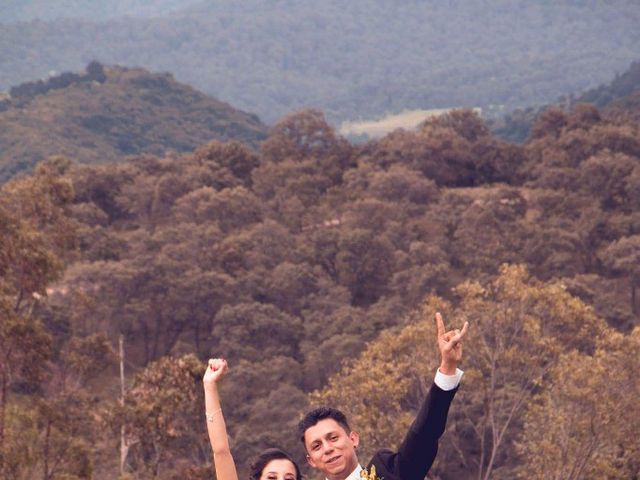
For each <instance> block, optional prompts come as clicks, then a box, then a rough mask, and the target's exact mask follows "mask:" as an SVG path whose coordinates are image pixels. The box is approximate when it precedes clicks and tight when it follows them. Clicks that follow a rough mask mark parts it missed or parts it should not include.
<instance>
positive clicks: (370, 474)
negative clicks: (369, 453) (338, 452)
mask: <svg viewBox="0 0 640 480" xmlns="http://www.w3.org/2000/svg"><path fill="white" fill-rule="evenodd" d="M360 478H361V479H362V480H382V478H380V477H379V476H378V475H376V466H375V465H371V470H370V471H367V469H366V468H363V469H362V470H361V471H360Z"/></svg>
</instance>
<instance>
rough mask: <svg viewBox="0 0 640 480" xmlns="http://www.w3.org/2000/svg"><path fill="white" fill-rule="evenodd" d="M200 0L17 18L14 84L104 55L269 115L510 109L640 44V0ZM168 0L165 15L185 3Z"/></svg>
mask: <svg viewBox="0 0 640 480" xmlns="http://www.w3.org/2000/svg"><path fill="white" fill-rule="evenodd" d="M53 3H55V2H49V4H53ZM80 3H84V4H85V6H79V4H80ZM94 3H95V2H93V3H92V5H93V4H94ZM99 3H100V4H111V5H112V6H114V10H112V11H114V12H116V11H117V8H115V6H117V5H123V4H125V3H130V4H131V9H135V8H136V6H138V7H140V6H141V5H142V2H141V1H140V0H137V1H135V2H122V1H117V0H111V1H110V2H99ZM190 3H191V2H186V1H185V2H182V3H181V5H183V6H184V8H181V9H178V10H176V11H175V12H174V13H173V14H171V15H168V16H163V17H161V18H152V19H149V18H126V17H118V18H112V19H110V20H100V19H102V18H104V16H105V15H103V14H101V13H100V12H98V11H88V10H89V8H90V7H88V6H86V5H88V3H87V2H64V5H65V6H66V9H67V11H69V12H70V13H69V14H68V16H69V17H74V18H67V19H60V20H57V21H47V22H43V21H36V20H32V21H30V22H25V23H17V24H16V23H14V24H8V25H4V26H3V28H2V30H1V31H0V90H2V89H4V90H7V89H9V88H10V87H11V86H12V85H16V84H19V83H21V82H24V81H25V80H28V79H33V78H46V76H47V75H48V74H49V72H50V71H57V72H62V71H77V70H79V69H81V68H82V67H83V66H84V65H86V64H87V63H88V62H90V61H91V60H94V59H97V60H98V61H100V62H102V63H107V64H120V65H135V66H142V67H144V68H147V69H151V70H153V71H170V72H172V73H174V75H175V76H176V78H177V79H178V80H179V81H182V82H187V83H189V84H190V85H193V86H195V87H197V88H199V89H201V90H202V91H204V92H206V93H208V94H210V95H213V96H215V97H216V98H220V99H222V100H224V101H229V102H231V103H232V104H233V105H235V106H237V107H238V108H241V109H244V110H247V111H252V112H256V113H257V114H259V115H260V117H261V118H263V119H265V120H266V121H268V122H273V121H275V120H276V119H278V118H280V117H281V116H282V115H284V114H286V113H287V112H290V111H292V110H297V109H300V108H302V107H307V106H313V107H316V108H320V109H322V110H323V111H324V112H326V114H327V116H328V118H329V120H330V121H331V122H336V121H343V120H357V119H358V118H366V119H370V118H379V117H381V116H383V115H385V114H387V113H398V112H400V111H402V110H405V109H409V110H414V109H433V108H450V107H481V108H483V109H484V110H485V111H490V110H491V109H492V108H493V109H494V110H492V111H493V112H494V113H496V114H498V113H500V112H502V111H504V112H509V111H512V110H513V109H515V108H517V107H527V106H531V105H540V104H546V103H549V102H552V101H555V99H556V98H557V97H558V95H559V94H562V93H565V94H570V93H571V92H580V91H584V90H586V89H588V88H593V87H596V86H597V85H599V84H601V83H603V82H605V81H608V79H609V78H610V77H611V76H612V74H613V73H614V72H621V71H623V70H624V69H626V68H627V67H628V66H629V64H630V63H631V62H632V61H635V60H637V59H638V51H640V37H639V36H638V34H637V30H638V29H637V25H638V24H640V9H638V6H637V3H636V2H635V1H625V0H620V1H616V2H592V1H582V0H563V1H556V2H548V1H546V2H528V1H524V0H519V1H511V0H492V1H491V2H486V1H481V0H474V1H465V2H440V1H437V0H403V1H401V2H387V1H384V0H352V1H349V2H344V1H339V0H325V1H323V2H309V1H306V0H277V1H274V0H243V1H242V2H230V1H222V0H215V1H214V0H206V1H201V2H198V3H197V4H190ZM31 4H33V2H29V3H28V5H31ZM37 4H42V2H38V3H37ZM154 4H155V5H156V7H157V8H158V11H160V12H164V11H166V9H165V8H164V7H163V6H162V5H166V6H169V5H171V6H172V7H173V6H174V5H175V6H176V7H177V5H178V2H170V1H160V0H157V1H155V2H151V3H150V4H149V5H151V6H153V5H154ZM61 5H62V4H60V5H59V7H58V10H57V12H58V14H62V12H63V10H61V8H60V6H61ZM76 6H77V7H78V8H74V7H76ZM51 8H53V7H51ZM92 8H93V9H94V10H97V9H98V7H95V6H94V7H92ZM150 8H152V7H150ZM48 10H50V9H46V8H43V9H42V12H41V15H42V16H41V17H40V18H43V19H46V18H49V17H48V15H49V14H50V13H49V11H48ZM122 13H127V12H126V11H123V12H122ZM5 15H6V16H9V15H17V11H16V8H15V6H14V7H13V8H9V9H3V10H2V11H0V17H3V16H5ZM27 18H33V16H31V15H30V16H28V17H27ZM5 21H6V19H5ZM500 105H502V106H503V108H504V109H503V110H502V107H500ZM491 106H493V107H491Z"/></svg>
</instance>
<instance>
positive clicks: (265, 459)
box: [249, 448, 302, 480]
mask: <svg viewBox="0 0 640 480" xmlns="http://www.w3.org/2000/svg"><path fill="white" fill-rule="evenodd" d="M271 460H289V461H290V462H291V463H293V466H294V467H295V469H296V480H302V474H301V473H300V468H299V467H298V464H297V463H296V462H295V461H294V460H293V458H291V456H290V455H289V454H288V453H286V452H284V451H283V450H280V449H279V448H268V449H266V450H264V451H263V452H262V453H260V455H258V456H257V457H256V459H255V460H254V461H253V463H252V464H251V467H250V470H249V479H250V480H260V476H261V475H262V470H264V467H266V466H267V463H269V462H270V461H271Z"/></svg>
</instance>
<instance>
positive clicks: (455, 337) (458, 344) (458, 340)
mask: <svg viewBox="0 0 640 480" xmlns="http://www.w3.org/2000/svg"><path fill="white" fill-rule="evenodd" d="M436 326H437V328H438V349H439V350H440V358H441V363H440V371H441V372H442V373H444V374H445V375H453V374H455V373H456V368H458V364H459V363H460V360H461V359H462V339H463V338H464V336H465V334H466V333H467V329H468V328H469V322H464V325H463V326H462V330H460V329H457V328H456V329H454V330H449V331H448V332H447V331H446V330H445V328H444V322H443V321H442V315H440V313H439V312H438V313H436Z"/></svg>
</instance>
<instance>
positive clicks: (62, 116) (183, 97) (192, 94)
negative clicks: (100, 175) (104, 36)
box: [0, 62, 267, 182]
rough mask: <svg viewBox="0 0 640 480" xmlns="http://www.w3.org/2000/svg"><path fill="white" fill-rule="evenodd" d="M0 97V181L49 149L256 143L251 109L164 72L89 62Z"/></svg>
mask: <svg viewBox="0 0 640 480" xmlns="http://www.w3.org/2000/svg"><path fill="white" fill-rule="evenodd" d="M9 94H10V95H9V97H8V98H5V99H3V100H0V182H2V181H4V180H6V179H8V178H10V177H11V176H12V175H14V174H16V173H18V172H20V171H23V170H30V169H31V168H32V167H33V166H34V165H35V164H36V163H37V162H38V161H41V160H44V159H46V158H47V157H49V156H51V155H65V156H67V157H68V158H73V159H74V160H75V161H77V162H80V163H105V162H116V161H120V160H122V159H124V158H125V156H126V155H134V154H142V153H150V154H156V155H165V154H167V153H168V152H188V151H192V150H193V149H194V148H196V147H197V146H198V145H201V144H203V143H206V142H209V141H211V140H213V139H218V140H238V141H242V142H244V143H246V144H247V145H252V146H254V147H255V146H257V144H258V142H259V141H260V140H262V139H264V138H265V137H266V135H267V127H266V126H265V125H264V124H262V123H261V122H260V120H259V119H258V117H256V116H255V115H252V114H249V113H245V112H241V111H239V110H236V109H235V108H232V107H231V106H230V105H228V104H226V103H223V102H221V101H219V100H217V99H215V98H212V97H209V96H207V95H205V94H203V93H201V92H198V91H196V90H194V89H193V88H191V87H188V86H186V85H183V84H180V83H178V82H176V81H175V80H174V79H173V77H172V76H171V75H170V74H151V73H149V72H147V71H146V70H143V69H140V68H123V67H118V66H112V67H105V66H103V65H101V64H100V63H98V62H91V63H90V64H89V65H88V66H87V68H86V69H85V71H84V72H82V73H70V72H68V73H63V74H61V75H57V76H55V77H51V78H50V79H48V80H47V81H35V82H33V81H32V82H25V83H22V84H20V85H16V86H14V87H12V88H11V89H10V90H9Z"/></svg>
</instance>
